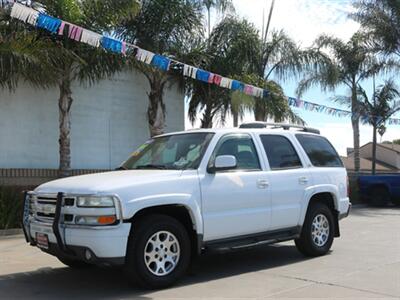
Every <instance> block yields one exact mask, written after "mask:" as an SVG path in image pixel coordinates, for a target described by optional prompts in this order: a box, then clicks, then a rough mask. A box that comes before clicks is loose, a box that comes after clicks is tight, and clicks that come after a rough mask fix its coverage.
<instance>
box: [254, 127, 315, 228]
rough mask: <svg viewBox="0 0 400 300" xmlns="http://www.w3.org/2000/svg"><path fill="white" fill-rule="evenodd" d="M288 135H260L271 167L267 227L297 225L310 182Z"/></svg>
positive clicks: (306, 170) (307, 173) (309, 177)
mask: <svg viewBox="0 0 400 300" xmlns="http://www.w3.org/2000/svg"><path fill="white" fill-rule="evenodd" d="M291 138H292V137H291V136H284V135H278V134H261V135H260V139H261V143H262V145H263V148H264V150H265V153H266V155H267V159H268V163H269V169H270V170H269V172H268V181H269V189H270V193H271V223H270V230H277V229H288V228H292V227H296V226H298V224H299V220H300V215H301V211H302V202H303V199H304V196H305V193H306V189H307V188H308V187H310V186H311V185H312V178H311V176H310V172H309V170H308V169H307V168H306V167H305V164H304V162H303V161H302V160H301V158H300V155H299V153H298V152H297V151H296V149H295V147H294V146H293V141H292V140H291Z"/></svg>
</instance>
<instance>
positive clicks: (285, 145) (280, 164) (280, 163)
mask: <svg viewBox="0 0 400 300" xmlns="http://www.w3.org/2000/svg"><path fill="white" fill-rule="evenodd" d="M260 138H261V142H262V144H263V146H264V149H265V153H266V154H267V157H268V161H269V165H270V167H271V170H286V169H296V168H302V164H301V161H300V158H299V156H298V155H297V152H296V150H295V149H294V147H293V145H292V143H291V142H290V141H289V140H288V139H287V138H286V137H284V136H280V135H261V136H260Z"/></svg>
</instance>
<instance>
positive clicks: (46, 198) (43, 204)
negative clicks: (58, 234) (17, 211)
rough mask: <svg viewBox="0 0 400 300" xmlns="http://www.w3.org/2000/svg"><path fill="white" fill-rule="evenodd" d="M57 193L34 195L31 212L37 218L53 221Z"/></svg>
mask: <svg viewBox="0 0 400 300" xmlns="http://www.w3.org/2000/svg"><path fill="white" fill-rule="evenodd" d="M56 203H57V195H32V196H31V198H30V208H31V210H30V213H31V216H33V217H34V218H35V219H36V220H38V221H40V222H45V223H53V220H54V217H55V212H56Z"/></svg>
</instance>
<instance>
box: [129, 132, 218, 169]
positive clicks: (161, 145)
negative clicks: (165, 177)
mask: <svg viewBox="0 0 400 300" xmlns="http://www.w3.org/2000/svg"><path fill="white" fill-rule="evenodd" d="M213 135H214V134H213V133H188V134H177V135H168V136H163V137H158V138H154V139H151V140H149V141H147V142H146V143H144V144H143V145H141V146H140V147H139V148H138V149H137V150H136V151H135V152H133V153H132V155H131V157H130V158H129V159H128V160H127V161H126V162H125V163H124V164H123V165H122V166H121V169H124V170H134V169H161V170H164V169H165V170H184V169H197V168H198V167H199V165H200V162H201V159H202V158H203V155H204V152H205V151H206V149H207V146H208V144H209V142H210V140H211V138H212V136H213Z"/></svg>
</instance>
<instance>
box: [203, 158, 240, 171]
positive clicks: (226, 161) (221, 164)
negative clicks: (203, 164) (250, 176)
mask: <svg viewBox="0 0 400 300" xmlns="http://www.w3.org/2000/svg"><path fill="white" fill-rule="evenodd" d="M236 167H237V161H236V157H234V156H233V155H220V156H217V157H216V158H215V162H214V166H212V167H211V168H210V169H209V172H210V173H215V172H218V171H227V170H232V169H235V168H236Z"/></svg>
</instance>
